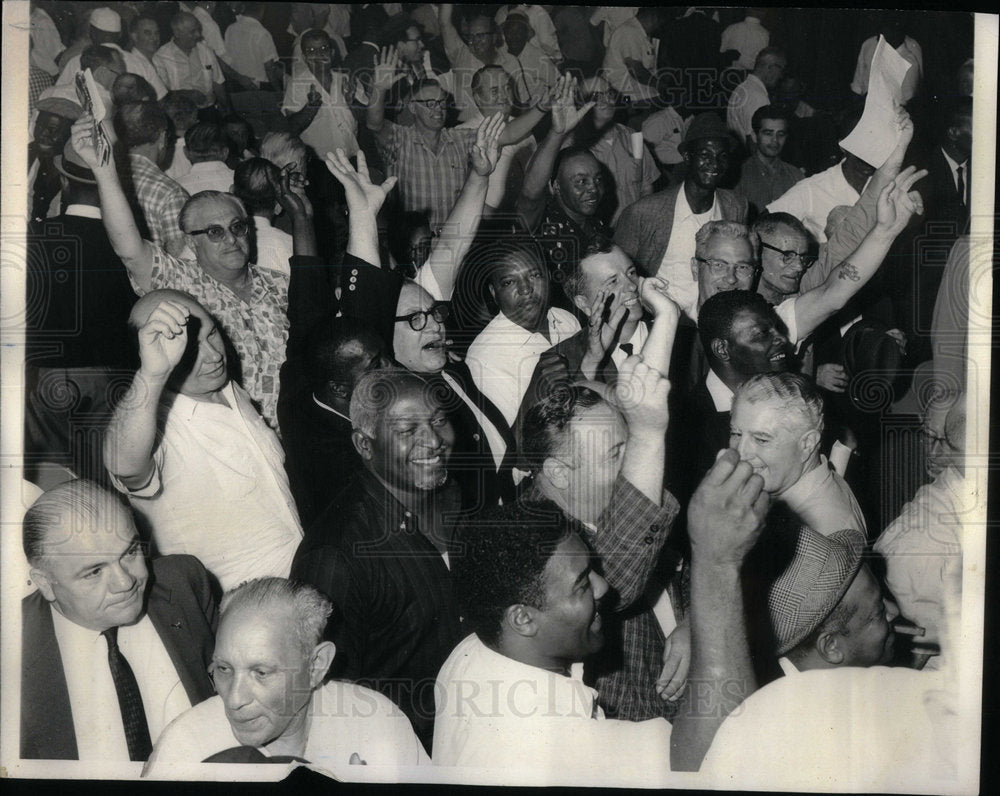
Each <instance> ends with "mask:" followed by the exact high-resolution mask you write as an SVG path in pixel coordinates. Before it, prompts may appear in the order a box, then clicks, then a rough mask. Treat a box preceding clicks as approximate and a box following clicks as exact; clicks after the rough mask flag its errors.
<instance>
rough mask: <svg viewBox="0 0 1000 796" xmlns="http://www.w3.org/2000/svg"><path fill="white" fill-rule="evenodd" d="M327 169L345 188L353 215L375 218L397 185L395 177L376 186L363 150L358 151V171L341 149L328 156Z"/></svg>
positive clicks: (348, 204)
mask: <svg viewBox="0 0 1000 796" xmlns="http://www.w3.org/2000/svg"><path fill="white" fill-rule="evenodd" d="M326 167H327V168H328V169H329V170H330V173H331V174H332V175H333V176H334V177H336V178H337V182H339V183H340V184H341V185H343V186H344V194H345V195H346V197H347V207H348V209H349V210H350V212H352V213H365V212H367V213H371V214H372V215H373V216H374V215H375V214H376V213H378V211H379V209H380V208H381V207H382V203H383V202H385V198H386V196H388V195H389V191H391V190H392V189H393V188H394V187H395V185H396V178H395V177H389V178H388V179H387V180H386V181H385V182H383V183H382V184H381V185H374V184H373V183H372V181H371V178H370V177H369V176H368V163H367V161H366V160H365V153H364V152H362V151H361V150H358V168H357V169H355V168H354V167H353V166H352V165H351V161H350V160H348V159H347V155H346V154H345V153H344V150H343V149H340V148H339V147H338V149H337V151H336V152H330V153H328V154H327V156H326Z"/></svg>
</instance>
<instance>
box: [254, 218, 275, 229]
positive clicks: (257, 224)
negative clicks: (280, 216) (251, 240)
mask: <svg viewBox="0 0 1000 796" xmlns="http://www.w3.org/2000/svg"><path fill="white" fill-rule="evenodd" d="M253 225H254V228H255V229H256V230H258V231H260V230H262V229H271V228H272V227H273V225H272V224H271V220H270V219H269V218H264V216H254V217H253Z"/></svg>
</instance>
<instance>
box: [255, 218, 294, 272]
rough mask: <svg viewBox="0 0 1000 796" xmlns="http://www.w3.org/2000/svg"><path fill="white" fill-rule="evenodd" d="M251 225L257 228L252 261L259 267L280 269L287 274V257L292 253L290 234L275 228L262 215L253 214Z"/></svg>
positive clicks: (273, 269)
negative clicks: (254, 255) (254, 258)
mask: <svg viewBox="0 0 1000 796" xmlns="http://www.w3.org/2000/svg"><path fill="white" fill-rule="evenodd" d="M253 225H254V227H255V229H256V230H257V259H256V260H255V261H254V262H256V263H257V265H259V266H260V267H261V268H270V269H271V270H272V271H281V273H283V274H284V275H285V276H288V275H289V265H288V258H289V257H291V256H292V253H293V249H292V244H293V240H292V236H291V235H289V234H288V233H287V232H282V231H281V230H280V229H275V228H274V227H273V226H272V225H271V222H270V221H268V220H267V219H266V218H264V217H262V216H254V217H253Z"/></svg>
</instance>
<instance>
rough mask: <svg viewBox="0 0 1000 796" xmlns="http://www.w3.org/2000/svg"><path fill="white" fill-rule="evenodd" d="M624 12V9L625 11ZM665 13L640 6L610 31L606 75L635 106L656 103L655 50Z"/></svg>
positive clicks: (651, 7)
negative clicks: (654, 42) (639, 103)
mask: <svg viewBox="0 0 1000 796" xmlns="http://www.w3.org/2000/svg"><path fill="white" fill-rule="evenodd" d="M623 10H624V9H623ZM662 14H663V12H662V10H661V9H659V8H657V7H655V6H640V7H639V8H638V9H636V11H635V13H634V14H632V15H631V16H630V17H629V18H628V19H626V20H624V21H623V22H622V23H621V24H620V25H617V26H615V28H614V30H613V31H611V35H610V38H609V39H608V40H607V42H606V46H607V49H606V50H605V53H604V72H605V74H607V76H608V80H609V81H610V83H611V85H612V86H613V87H614V88H615V90H617V91H618V92H619V93H621V94H625V95H628V96H630V97H632V100H633V102H644V101H646V100H653V99H656V97H657V96H658V92H657V91H656V87H655V86H656V77H655V76H654V73H655V72H656V47H655V45H654V44H653V40H654V39H657V38H659V37H660V35H661V34H660V25H661V17H662Z"/></svg>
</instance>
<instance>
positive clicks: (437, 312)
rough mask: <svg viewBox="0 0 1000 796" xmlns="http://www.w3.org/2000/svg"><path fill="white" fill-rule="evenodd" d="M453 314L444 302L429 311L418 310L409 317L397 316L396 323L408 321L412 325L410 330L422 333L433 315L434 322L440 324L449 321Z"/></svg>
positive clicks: (438, 303)
mask: <svg viewBox="0 0 1000 796" xmlns="http://www.w3.org/2000/svg"><path fill="white" fill-rule="evenodd" d="M450 312H451V307H449V306H448V304H446V303H445V302H443V301H439V302H437V303H436V304H435V305H434V306H433V307H431V308H430V309H429V310H417V311H416V312H411V313H410V314H409V315H397V316H396V319H395V320H396V323H399V322H400V321H406V322H407V323H408V324H410V328H411V329H413V331H415V332H422V331H423V330H424V327H425V326H427V316H428V315H433V316H434V320H436V321H437V322H438V323H444V322H445V321H446V320H448V315H449V314H450Z"/></svg>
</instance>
